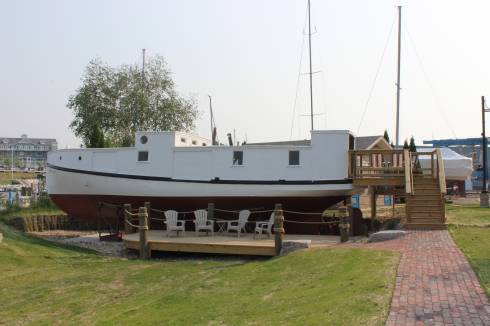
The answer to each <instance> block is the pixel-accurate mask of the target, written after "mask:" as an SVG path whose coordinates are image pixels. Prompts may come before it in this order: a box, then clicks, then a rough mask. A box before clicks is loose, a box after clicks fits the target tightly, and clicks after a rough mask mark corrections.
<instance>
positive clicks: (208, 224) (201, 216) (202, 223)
mask: <svg viewBox="0 0 490 326" xmlns="http://www.w3.org/2000/svg"><path fill="white" fill-rule="evenodd" d="M194 216H195V218H196V219H195V220H194V224H195V226H196V236H199V231H206V234H209V232H211V235H214V221H212V220H208V212H207V211H206V210H205V209H198V210H197V211H194Z"/></svg>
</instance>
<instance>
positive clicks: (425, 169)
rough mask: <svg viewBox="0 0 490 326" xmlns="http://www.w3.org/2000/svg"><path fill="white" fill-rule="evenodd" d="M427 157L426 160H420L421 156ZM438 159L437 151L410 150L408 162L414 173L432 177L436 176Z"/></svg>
mask: <svg viewBox="0 0 490 326" xmlns="http://www.w3.org/2000/svg"><path fill="white" fill-rule="evenodd" d="M424 156H425V157H427V156H428V157H429V159H427V160H422V161H421V160H420V158H421V157H424ZM441 161H442V159H441ZM437 162H438V160H437V151H432V152H411V153H410V164H411V166H412V171H413V173H415V174H418V175H421V176H424V177H432V178H434V179H436V178H438V170H437V168H438V163H437Z"/></svg>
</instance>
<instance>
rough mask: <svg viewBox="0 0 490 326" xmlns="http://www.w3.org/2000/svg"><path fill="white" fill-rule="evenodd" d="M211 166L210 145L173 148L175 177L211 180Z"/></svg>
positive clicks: (211, 151)
mask: <svg viewBox="0 0 490 326" xmlns="http://www.w3.org/2000/svg"><path fill="white" fill-rule="evenodd" d="M212 167H213V150H212V148H211V147H203V148H200V149H197V148H192V150H189V149H187V148H178V149H177V148H175V149H174V174H173V178H175V179H185V180H211V179H212V178H214V176H213V175H212V170H213V169H212Z"/></svg>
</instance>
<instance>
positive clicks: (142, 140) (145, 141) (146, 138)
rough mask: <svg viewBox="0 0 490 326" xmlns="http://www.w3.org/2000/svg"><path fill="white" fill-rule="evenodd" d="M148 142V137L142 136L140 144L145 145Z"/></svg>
mask: <svg viewBox="0 0 490 326" xmlns="http://www.w3.org/2000/svg"><path fill="white" fill-rule="evenodd" d="M147 142H148V137H146V136H141V138H140V143H142V144H143V145H144V144H146V143H147Z"/></svg>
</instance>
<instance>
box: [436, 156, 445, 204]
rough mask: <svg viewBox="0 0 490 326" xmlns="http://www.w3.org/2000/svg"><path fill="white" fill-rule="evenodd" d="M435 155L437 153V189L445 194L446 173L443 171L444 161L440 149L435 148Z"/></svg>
mask: <svg viewBox="0 0 490 326" xmlns="http://www.w3.org/2000/svg"><path fill="white" fill-rule="evenodd" d="M436 155H437V167H438V171H439V173H438V176H437V177H438V178H439V189H440V191H441V194H443V195H445V194H446V173H445V171H444V161H443V160H442V154H441V150H440V149H439V148H438V149H436Z"/></svg>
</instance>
